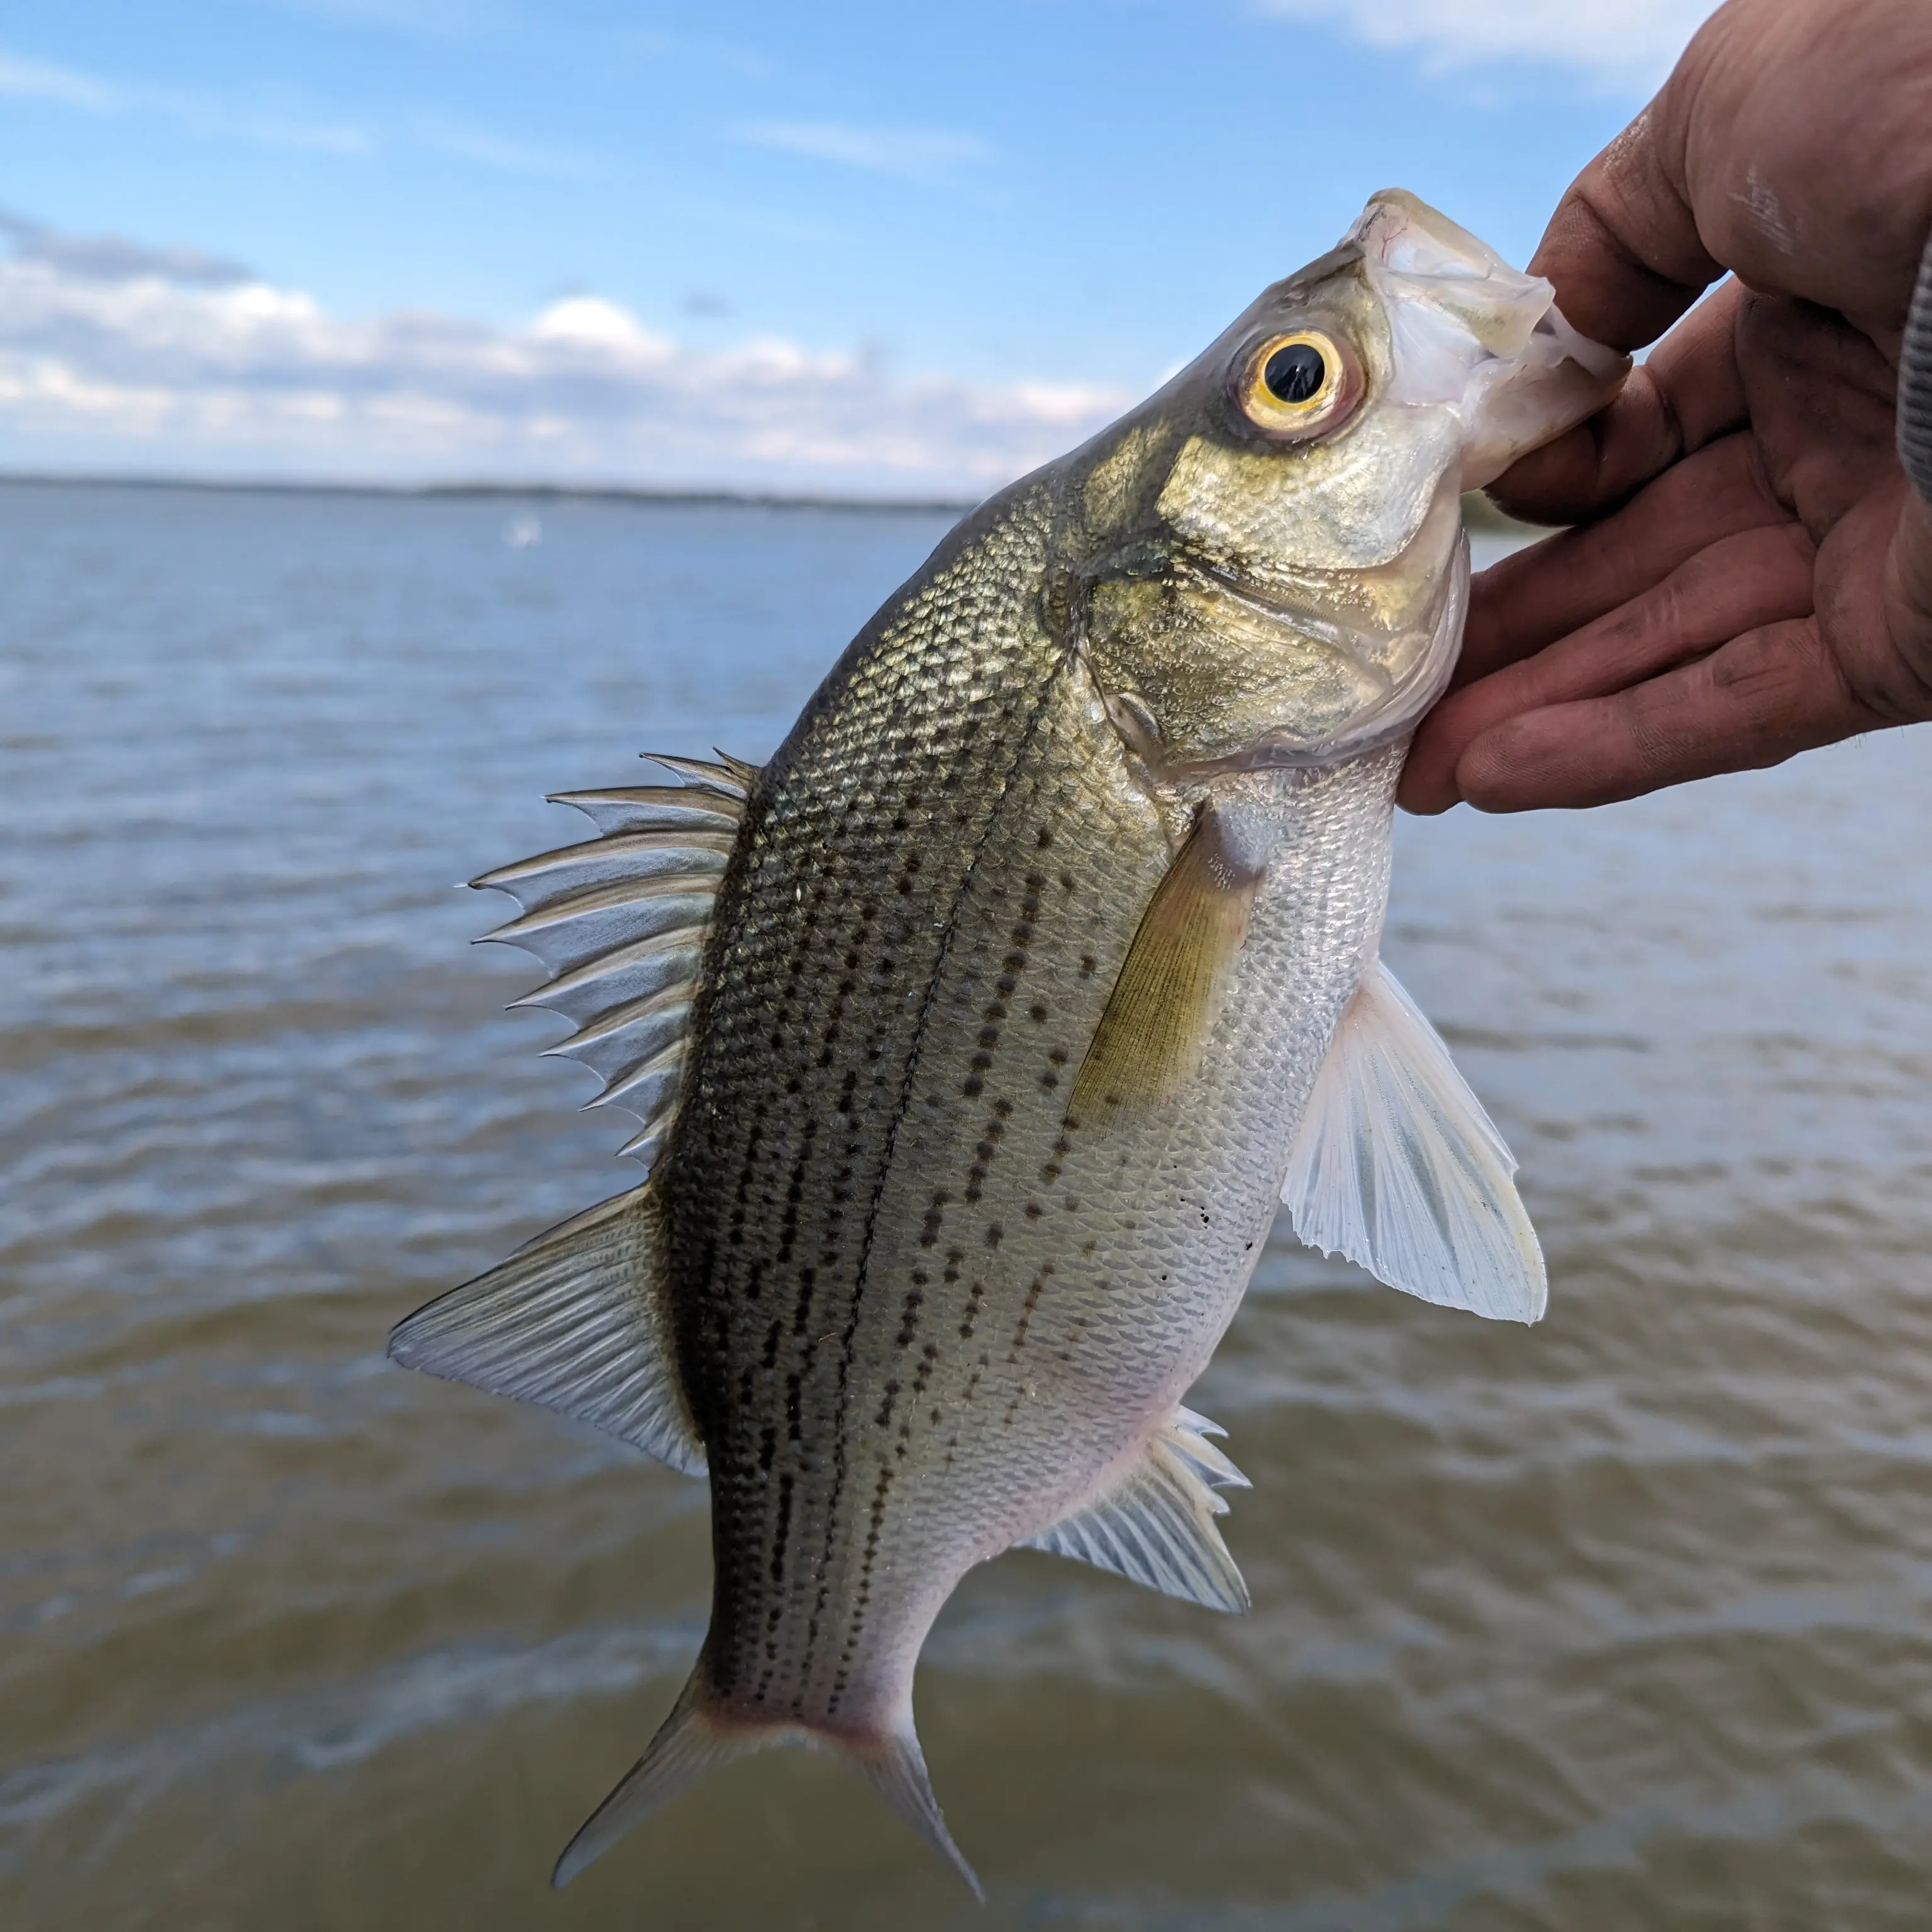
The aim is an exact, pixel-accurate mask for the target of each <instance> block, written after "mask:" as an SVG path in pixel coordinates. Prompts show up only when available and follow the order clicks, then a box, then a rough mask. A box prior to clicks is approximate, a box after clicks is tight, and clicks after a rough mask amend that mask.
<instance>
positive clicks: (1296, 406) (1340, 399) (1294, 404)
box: [1234, 329, 1361, 441]
mask: <svg viewBox="0 0 1932 1932" xmlns="http://www.w3.org/2000/svg"><path fill="white" fill-rule="evenodd" d="M1234 389H1235V403H1236V404H1237V405H1238V407H1239V408H1240V410H1241V413H1242V414H1243V415H1244V416H1246V417H1247V419H1248V420H1249V422H1251V423H1252V424H1253V425H1254V426H1255V427H1256V428H1257V429H1262V430H1268V431H1272V432H1273V433H1274V434H1276V435H1277V436H1286V437H1292V438H1294V439H1295V440H1297V441H1299V440H1301V439H1302V438H1303V437H1311V436H1316V435H1319V434H1321V433H1322V431H1325V430H1328V429H1332V428H1334V427H1335V425H1337V423H1338V422H1341V421H1342V419H1343V418H1344V417H1345V416H1347V415H1348V414H1349V412H1350V411H1351V410H1352V409H1353V408H1354V407H1355V403H1356V401H1357V400H1358V398H1359V397H1360V395H1361V377H1360V374H1359V373H1358V365H1357V364H1356V362H1355V358H1354V357H1353V356H1352V355H1350V354H1349V352H1348V350H1347V349H1346V347H1345V346H1344V345H1343V344H1342V343H1340V342H1339V341H1337V340H1336V338H1334V336H1332V335H1326V334H1325V333H1324V332H1322V330H1320V329H1296V330H1295V331H1294V332H1292V333H1290V334H1286V335H1271V336H1269V337H1268V338H1267V339H1266V340H1265V341H1262V342H1261V343H1259V344H1257V345H1256V347H1255V348H1254V349H1253V350H1252V351H1251V352H1250V353H1249V354H1248V355H1247V356H1246V357H1245V358H1244V359H1243V360H1242V361H1241V363H1240V364H1238V365H1237V370H1236V375H1235V383H1234Z"/></svg>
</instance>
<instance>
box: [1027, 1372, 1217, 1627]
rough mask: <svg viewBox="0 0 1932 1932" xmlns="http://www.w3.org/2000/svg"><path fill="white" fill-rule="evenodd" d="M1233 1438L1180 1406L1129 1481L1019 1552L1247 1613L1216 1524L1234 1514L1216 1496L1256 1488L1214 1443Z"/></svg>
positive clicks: (1210, 1606) (1212, 1606)
mask: <svg viewBox="0 0 1932 1932" xmlns="http://www.w3.org/2000/svg"><path fill="white" fill-rule="evenodd" d="M1224 1434H1226V1431H1225V1430H1222V1429H1220V1428H1217V1427H1216V1426H1215V1424H1213V1423H1211V1422H1210V1421H1208V1418H1206V1417H1205V1415H1195V1414H1194V1413H1193V1411H1192V1410H1190V1409H1176V1410H1175V1412H1174V1419H1173V1420H1172V1421H1171V1422H1169V1424H1167V1425H1166V1427H1164V1428H1163V1429H1162V1430H1160V1432H1159V1433H1157V1435H1156V1436H1155V1437H1154V1440H1153V1441H1152V1442H1150V1443H1149V1444H1148V1447H1147V1451H1146V1454H1145V1455H1143V1456H1142V1458H1141V1460H1140V1461H1139V1463H1137V1464H1136V1465H1135V1466H1134V1468H1133V1471H1132V1472H1130V1475H1128V1477H1127V1480H1126V1481H1124V1482H1123V1483H1120V1484H1116V1485H1115V1487H1113V1488H1112V1489H1110V1490H1109V1491H1108V1492H1107V1493H1106V1495H1104V1496H1101V1497H1100V1498H1099V1499H1097V1500H1096V1501H1094V1502H1091V1503H1088V1504H1087V1505H1085V1507H1084V1508H1081V1509H1079V1510H1077V1511H1075V1512H1074V1514H1073V1515H1071V1516H1070V1517H1064V1518H1063V1519H1062V1520H1061V1521H1060V1522H1058V1523H1055V1524H1054V1525H1053V1526H1052V1528H1051V1529H1043V1530H1041V1531H1040V1532H1039V1533H1038V1534H1037V1535H1034V1536H1029V1537H1028V1538H1025V1540H1024V1541H1023V1542H1022V1544H1021V1545H1020V1546H1019V1547H1022V1548H1023V1549H1027V1550H1050V1551H1052V1553H1053V1554H1054V1555H1055V1556H1073V1557H1077V1558H1078V1559H1079V1560H1080V1561H1081V1562H1084V1563H1091V1564H1094V1565H1097V1567H1098V1568H1100V1569H1103V1570H1111V1571H1113V1572H1114V1573H1115V1574H1116V1575H1117V1576H1121V1577H1130V1578H1131V1579H1132V1580H1133V1581H1134V1582H1135V1583H1145V1584H1146V1585H1147V1586H1148V1589H1151V1590H1159V1591H1160V1592H1163V1594H1164V1595H1167V1596H1170V1597H1181V1598H1185V1599H1186V1600H1187V1601H1188V1602H1190V1603H1194V1604H1205V1606H1206V1607H1208V1609H1209V1610H1246V1609H1247V1607H1248V1586H1247V1584H1246V1583H1244V1582H1242V1580H1241V1572H1240V1571H1238V1569H1236V1568H1235V1559H1233V1558H1232V1556H1229V1554H1228V1546H1227V1545H1226V1544H1225V1543H1223V1541H1221V1532H1220V1530H1219V1529H1217V1528H1216V1527H1215V1524H1214V1519H1215V1518H1216V1517H1217V1516H1226V1514H1227V1513H1228V1505H1227V1504H1226V1502H1224V1501H1223V1499H1221V1498H1220V1496H1217V1495H1216V1494H1215V1491H1216V1490H1223V1489H1246V1488H1247V1487H1248V1479H1247V1477H1245V1476H1244V1475H1242V1474H1241V1471H1240V1470H1238V1469H1236V1468H1235V1466H1234V1464H1233V1463H1231V1462H1229V1460H1228V1459H1227V1457H1226V1456H1224V1455H1223V1454H1222V1453H1221V1451H1220V1450H1219V1449H1217V1448H1215V1446H1214V1444H1213V1443H1211V1442H1209V1441H1208V1437H1209V1436H1220V1435H1224Z"/></svg>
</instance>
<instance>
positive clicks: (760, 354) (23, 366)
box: [0, 0, 1706, 493]
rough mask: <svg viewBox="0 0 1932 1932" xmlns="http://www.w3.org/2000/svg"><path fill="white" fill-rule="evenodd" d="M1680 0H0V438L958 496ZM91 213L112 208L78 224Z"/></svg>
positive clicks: (1491, 204)
mask: <svg viewBox="0 0 1932 1932" xmlns="http://www.w3.org/2000/svg"><path fill="white" fill-rule="evenodd" d="M1705 10H1706V7H1705V5H1703V4H1702V0H1565V4H1562V5H1558V4H1555V0H1196V4H1194V5H1181V4H1178V0H980V4H977V5H959V4H954V0H927V4H925V5H919V6H907V5H904V0H900V4H898V5H871V4H835V0H821V4H819V5H813V6H810V7H805V6H797V5H793V6H782V5H775V4H772V0H714V3H713V4H709V5H705V6H703V7H697V6H690V5H687V6H684V7H678V8H675V9H668V8H651V7H644V6H616V5H602V4H597V0H546V4H544V5H541V6H538V5H535V4H534V0H193V4H180V5H175V4H169V0H145V4H140V5H102V4H89V0H69V4H68V5H64V6H62V7H58V8H48V7H45V6H44V5H38V6H34V7H28V6H25V5H18V4H15V0H0V210H4V211H5V214H6V215H7V217H8V218H7V222H6V223H5V238H6V240H7V243H8V245H9V248H10V252H9V253H8V254H6V255H5V256H4V257H0V466H5V467H8V468H12V469H20V468H49V467H55V468H62V469H100V468H109V469H135V470H141V471H144V472H166V471H177V470H178V471H184V472H190V473H222V474H260V475H341V476H347V475H365V476H368V477H371V478H396V479H398V480H413V479H419V478H429V477H439V476H455V475H465V476H475V475H486V474H493V475H495V474H500V475H505V476H529V477H547V478H554V479H559V480H567V479H578V478H580V479H583V480H592V481H595V480H601V481H637V482H643V483H652V482H658V483H663V482H670V483H694V482H698V483H701V482H721V483H726V484H736V485H740V486H746V485H748V486H751V487H758V486H760V485H763V486H766V487H778V488H798V487H807V488H847V487H849V488H852V489H855V490H865V491H869V492H875V493H919V492H920V491H929V490H941V491H956V490H965V491H966V492H967V493H971V492H973V491H974V490H977V489H980V488H983V487H989V486H990V484H992V483H994V482H996V481H999V480H1001V479H1002V478H1003V477H1004V475H1006V474H1009V473H1012V472H1013V471H1015V470H1016V469H1019V468H1021V467H1024V466H1025V465H1026V464H1027V463H1029V462H1031V460H1037V458H1040V457H1041V456H1044V455H1049V454H1051V453H1052V452H1053V451H1054V450H1055V449H1058V448H1060V447H1062V446H1064V445H1065V444H1067V443H1070V442H1071V441H1072V440H1075V436H1076V433H1078V432H1080V431H1084V430H1085V428H1088V427H1091V425H1092V424H1093V423H1094V422H1097V421H1099V420H1102V419H1104V417H1105V416H1106V415H1107V414H1109V413H1111V412H1112V410H1114V409H1115V408H1116V407H1119V406H1121V404H1123V403H1124V402H1125V401H1127V400H1130V399H1131V398H1132V397H1133V395H1137V394H1139V393H1141V392H1145V389H1148V387H1149V386H1151V385H1152V384H1153V383H1154V381H1155V380H1157V378H1158V377H1160V374H1162V372H1163V371H1165V370H1166V369H1167V368H1171V367H1172V365H1174V364H1175V363H1176V362H1179V361H1181V360H1183V359H1185V358H1186V357H1187V356H1190V355H1191V354H1192V353H1193V352H1194V351H1195V350H1196V349H1198V348H1199V347H1200V345H1201V344H1202V343H1203V342H1205V341H1206V340H1208V338H1210V337H1211V335H1214V333H1215V332H1217V331H1218V330H1219V329H1220V328H1221V327H1222V326H1223V324H1224V323H1225V322H1226V320H1227V319H1228V317H1229V316H1230V315H1231V314H1233V313H1234V312H1235V311H1237V310H1238V308H1241V306H1243V305H1244V304H1245V303H1246V302H1247V301H1248V300H1249V299H1250V298H1251V297H1252V296H1253V293H1255V291H1256V289H1257V288H1259V287H1260V286H1261V285H1262V284H1264V283H1265V282H1266V281H1269V280H1271V279H1272V278H1274V277H1276V276H1278V275H1282V274H1284V273H1286V272H1288V271H1289V270H1290V269H1293V268H1294V267H1295V266H1298V264H1299V263H1301V262H1302V261H1304V260H1307V258H1309V257H1311V256H1313V255H1314V254H1318V253H1319V252H1320V251H1322V249H1324V248H1326V247H1328V245H1330V244H1331V242H1333V241H1334V239H1335V238H1336V237H1337V235H1339V234H1340V232H1341V231H1342V230H1343V229H1344V228H1345V227H1346V226H1347V224H1348V223H1349V220H1351V219H1352V217H1353V216H1354V214H1355V212H1356V211H1357V210H1358V208H1359V207H1360V205H1361V202H1362V201H1363V199H1364V197H1365V196H1367V194H1368V193H1370V191H1371V190H1373V189H1375V188H1376V187H1381V186H1383V185H1385V184H1388V183H1391V182H1397V183H1400V184H1403V185H1404V186H1407V187H1412V188H1415V189H1416V190H1418V191H1419V192H1421V193H1423V194H1424V195H1425V196H1428V197H1429V198H1430V199H1433V200H1435V201H1436V202H1439V204H1440V205H1442V206H1443V207H1445V208H1446V209H1448V211H1450V212H1451V213H1452V214H1454V216H1455V217H1457V219H1458V220H1461V221H1463V222H1464V223H1466V224H1467V225H1469V226H1472V227H1473V228H1475V229H1477V230H1478V232H1479V233H1482V234H1484V235H1485V236H1487V238H1488V239H1490V240H1492V241H1493V242H1496V244H1497V245H1499V247H1501V248H1502V249H1503V250H1504V251H1505V252H1506V253H1508V254H1513V255H1514V256H1516V257H1518V258H1519V259H1520V257H1523V255H1525V254H1527V253H1528V251H1529V249H1530V248H1532V246H1533V245H1534V243H1535V239H1536V236H1537V235H1538V233H1539V231H1540V229H1541V226H1542V222H1543V220H1544V216H1545V215H1546V214H1547V211H1548V209H1549V208H1550V205H1551V204H1552V202H1553V200H1554V199H1555V198H1556V196H1557V194H1559V193H1560V192H1561V190H1562V187H1563V185H1564V184H1565V182H1566V181H1568V179H1569V178H1570V177H1571V175H1572V174H1573V173H1574V172H1575V170H1576V169H1577V167H1579V166H1580V165H1581V164H1582V163H1583V162H1584V161H1585V160H1587V159H1588V158H1589V156H1590V155H1591V154H1592V153H1593V152H1594V151H1595V150H1596V149H1597V148H1598V147H1600V146H1601V145H1602V144H1603V142H1604V141H1605V140H1607V139H1609V137H1610V136H1611V135H1612V134H1613V133H1615V132H1616V130H1617V129H1618V128H1619V127H1621V126H1622V124H1623V123H1624V122H1625V121H1626V120H1627V119H1628V118H1629V116H1630V115H1631V113H1633V112H1634V110H1636V108H1637V107H1638V106H1640V104H1641V103H1642V101H1643V99H1644V98H1645V97H1646V95H1647V94H1648V92H1649V90H1650V89H1651V88H1652V86H1654V85H1655V82H1656V80H1658V78H1659V77H1661V74H1662V73H1663V72H1664V71H1666V70H1667V67H1668V65H1669V62H1670V58H1671V57H1672V55H1673V52H1675V50H1676V48H1677V47H1679V46H1681V45H1682V42H1683V41H1684V40H1685V39H1686V38H1688V35H1689V34H1690V32H1691V31H1692V30H1693V28H1694V26H1695V24H1696V22H1697V20H1698V18H1699V17H1701V15H1702V13H1703V12H1704V11H1705ZM107 242H114V243H115V244H117V245H119V246H118V247H117V248H110V247H107V246H104V244H105V243H107Z"/></svg>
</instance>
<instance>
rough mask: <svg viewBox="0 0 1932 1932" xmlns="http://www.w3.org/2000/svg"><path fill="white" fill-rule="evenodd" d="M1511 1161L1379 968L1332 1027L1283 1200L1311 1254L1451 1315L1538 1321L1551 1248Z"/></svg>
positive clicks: (1437, 1043)
mask: <svg viewBox="0 0 1932 1932" xmlns="http://www.w3.org/2000/svg"><path fill="white" fill-rule="evenodd" d="M1515 1172H1516V1161H1515V1160H1514V1157H1512V1156H1511V1153H1510V1151H1509V1149H1508V1148H1507V1147H1506V1146H1505V1145H1504V1144H1503V1139H1502V1136H1501V1135H1500V1134H1499V1133H1497V1132H1496V1127H1495V1126H1494V1125H1493V1123H1492V1122H1491V1121H1490V1117H1489V1115H1487V1114H1486V1113H1484V1111H1483V1106H1482V1103H1481V1101H1479V1100H1478V1099H1477V1098H1476V1097H1475V1094H1472V1093H1471V1092H1470V1091H1469V1087H1468V1086H1467V1085H1466V1083H1465V1082H1464V1081H1463V1076H1461V1075H1460V1073H1457V1070H1456V1068H1455V1065H1454V1062H1453V1061H1451V1059H1450V1058H1449V1049H1448V1048H1447V1047H1446V1046H1444V1045H1443V1043H1442V1038H1441V1037H1440V1036H1439V1034H1437V1032H1436V1029H1435V1028H1433V1027H1432V1026H1431V1025H1430V1024H1429V1022H1428V1021H1427V1020H1426V1019H1424V1017H1423V1016H1422V1014H1421V1012H1420V1011H1419V1010H1418V1008H1417V1007H1416V1005H1415V1002H1414V1001H1412V1000H1411V999H1410V998H1409V995H1407V994H1406V993H1405V992H1403V989H1402V988H1401V987H1400V986H1398V985H1397V983H1396V980H1395V976H1394V974H1392V973H1391V972H1390V971H1389V970H1388V968H1387V967H1385V966H1384V965H1382V963H1381V962H1380V961H1379V960H1378V961H1377V962H1376V964H1375V965H1373V967H1371V968H1370V970H1369V972H1368V974H1367V976H1366V977H1364V980H1363V982H1362V984H1361V989H1359V990H1358V992H1357V993H1356V995H1355V998H1354V1000H1353V1001H1351V1002H1350V1004H1349V1008H1348V1010H1347V1011H1346V1013H1343V1016H1342V1019H1341V1023H1340V1025H1338V1026H1337V1028H1336V1029H1335V1037H1334V1041H1333V1043H1331V1046H1330V1047H1329V1049H1328V1058H1327V1059H1326V1060H1325V1061H1324V1062H1323V1063H1322V1071H1321V1073H1320V1074H1319V1076H1317V1078H1316V1082H1315V1091H1314V1092H1313V1094H1312V1095H1311V1096H1310V1099H1309V1103H1308V1112H1307V1114H1306V1115H1304V1118H1303V1120H1302V1124H1301V1131H1300V1133H1299V1134H1298V1136H1297V1138H1296V1140H1295V1150H1294V1152H1293V1154H1292V1156H1291V1157H1290V1159H1289V1168H1288V1178H1287V1179H1286V1181H1284V1182H1283V1186H1282V1199H1283V1201H1284V1202H1286V1203H1287V1205H1288V1208H1289V1213H1290V1214H1291V1215H1292V1217H1293V1219H1294V1222H1295V1232H1296V1234H1297V1235H1299V1236H1300V1237H1301V1239H1302V1240H1303V1241H1306V1242H1307V1244H1308V1245H1309V1246H1310V1247H1313V1248H1320V1249H1322V1250H1325V1252H1327V1253H1330V1254H1338V1255H1342V1256H1346V1258H1347V1259H1349V1260H1350V1261H1352V1262H1355V1263H1357V1264H1358V1265H1359V1266H1361V1267H1363V1268H1367V1270H1368V1271H1369V1272H1370V1274H1372V1275H1373V1276H1374V1277H1376V1280H1379V1281H1383V1282H1386V1283H1388V1286H1390V1287H1391V1288H1399V1289H1402V1290H1403V1292H1404V1293H1405V1294H1408V1295H1419V1296H1421V1298H1422V1299H1423V1300H1424V1301H1433V1302H1436V1303H1438V1304H1440V1305H1441V1306H1442V1307H1445V1308H1466V1309H1469V1310H1471V1311H1472V1312H1473V1313H1475V1314H1478V1315H1485V1316H1490V1317H1491V1318H1492V1319H1496V1320H1499V1321H1505V1322H1535V1321H1537V1320H1538V1319H1540V1318H1541V1316H1542V1314H1543V1310H1544V1303H1545V1301H1546V1300H1547V1297H1548V1286H1547V1278H1546V1276H1545V1274H1544V1265H1543V1250H1542V1249H1541V1247H1539V1246H1538V1243H1537V1239H1536V1230H1535V1229H1534V1228H1532V1226H1530V1223H1529V1215H1528V1214H1526V1213H1525V1211H1524V1210H1523V1202H1522V1201H1521V1200H1520V1199H1519V1198H1518V1196H1517V1191H1516V1184H1515V1182H1514V1181H1513V1180H1512V1179H1511V1176H1512V1175H1514V1173H1515Z"/></svg>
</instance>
